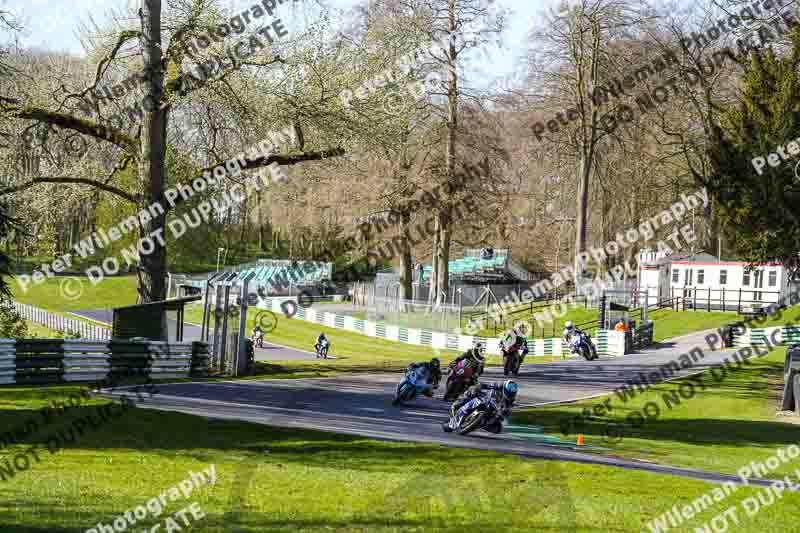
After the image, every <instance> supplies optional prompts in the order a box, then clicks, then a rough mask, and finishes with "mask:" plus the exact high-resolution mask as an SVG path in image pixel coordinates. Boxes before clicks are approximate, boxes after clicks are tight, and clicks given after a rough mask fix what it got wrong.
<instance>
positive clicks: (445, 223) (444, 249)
mask: <svg viewBox="0 0 800 533" xmlns="http://www.w3.org/2000/svg"><path fill="white" fill-rule="evenodd" d="M437 221H438V222H437V224H436V225H437V226H438V228H439V240H438V243H437V244H438V245H439V246H438V248H437V250H436V256H437V259H438V262H439V270H438V271H437V273H436V274H437V277H438V280H439V283H438V287H437V291H438V292H437V293H436V303H437V304H441V303H447V296H448V294H449V291H450V268H449V267H450V265H449V264H448V262H449V260H450V213H449V211H447V210H445V211H440V212H439V217H438V218H437Z"/></svg>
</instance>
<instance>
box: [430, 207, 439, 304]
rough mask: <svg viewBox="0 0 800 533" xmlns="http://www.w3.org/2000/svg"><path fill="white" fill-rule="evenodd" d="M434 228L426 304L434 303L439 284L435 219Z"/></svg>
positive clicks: (437, 225)
mask: <svg viewBox="0 0 800 533" xmlns="http://www.w3.org/2000/svg"><path fill="white" fill-rule="evenodd" d="M435 226H436V227H435V228H434V231H433V250H432V253H431V277H430V278H429V279H430V290H429V291H428V302H429V303H434V302H435V301H436V285H437V284H438V282H439V279H438V277H437V276H438V272H439V254H438V253H437V252H438V251H439V219H438V218H437V219H436V225H435Z"/></svg>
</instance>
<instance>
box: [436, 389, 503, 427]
mask: <svg viewBox="0 0 800 533" xmlns="http://www.w3.org/2000/svg"><path fill="white" fill-rule="evenodd" d="M461 409H462V410H465V411H466V414H465V415H464V416H462V417H461V420H460V421H459V423H458V425H456V426H455V427H452V426H451V427H452V430H453V431H455V432H456V433H458V434H459V435H466V434H467V433H471V432H473V431H476V430H478V429H482V428H485V427H486V426H488V425H489V424H491V423H493V422H494V421H496V420H497V419H498V417H500V409H499V408H498V406H497V402H496V400H495V397H494V395H493V394H492V395H489V396H488V397H485V398H473V399H472V400H470V401H469V402H467V403H466V404H465V405H464V406H463V407H462V408H461ZM453 422H454V420H452V419H451V420H450V421H449V422H447V423H448V424H452V423H453Z"/></svg>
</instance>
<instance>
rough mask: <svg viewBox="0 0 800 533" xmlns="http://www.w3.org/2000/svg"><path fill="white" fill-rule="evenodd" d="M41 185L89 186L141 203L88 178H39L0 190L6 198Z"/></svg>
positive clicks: (124, 193) (116, 189) (112, 187)
mask: <svg viewBox="0 0 800 533" xmlns="http://www.w3.org/2000/svg"><path fill="white" fill-rule="evenodd" d="M40 183H74V184H78V185H89V186H91V187H95V188H97V189H100V190H102V191H106V192H110V193H111V194H115V195H117V196H119V197H120V198H123V199H125V200H128V201H129V202H133V203H135V204H138V203H139V198H138V197H136V196H134V195H132V194H129V193H127V192H125V191H123V190H122V189H118V188H117V187H114V186H113V185H109V184H107V183H103V182H101V181H94V180H90V179H86V178H70V177H66V176H57V177H49V178H48V177H43V176H39V177H36V178H31V179H30V180H28V181H26V182H24V183H20V184H19V185H14V186H13V187H7V188H5V189H0V196H5V195H7V194H13V193H15V192H20V191H24V190H26V189H30V188H31V187H35V186H36V185H39V184H40Z"/></svg>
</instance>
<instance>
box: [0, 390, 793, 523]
mask: <svg viewBox="0 0 800 533" xmlns="http://www.w3.org/2000/svg"><path fill="white" fill-rule="evenodd" d="M77 390H78V388H77V387H42V388H25V387H3V388H0V419H1V420H2V422H3V426H4V427H17V426H18V425H20V424H24V422H25V420H26V419H29V418H31V417H34V418H38V419H42V417H41V416H40V415H39V410H40V409H42V408H44V407H45V406H46V405H47V403H48V401H49V400H51V399H55V398H58V399H60V400H62V401H63V400H65V399H66V398H67V396H68V394H70V393H76V392H77ZM105 403H107V402H105V401H104V400H91V401H88V402H85V403H83V404H82V405H80V406H78V407H75V408H72V409H69V410H67V412H66V413H65V414H64V415H63V416H62V417H59V419H58V426H57V427H56V426H52V427H50V426H48V427H43V428H42V429H43V434H41V435H37V434H30V435H26V436H25V437H24V438H21V439H20V442H18V443H16V444H13V445H11V446H10V447H8V448H5V449H4V450H2V452H0V453H2V455H1V456H0V464H4V463H5V461H6V460H8V459H12V458H13V457H14V456H15V455H16V454H17V453H21V452H23V451H24V450H25V449H28V448H29V447H30V446H33V445H36V444H39V445H41V446H44V447H45V448H46V444H45V443H41V442H40V439H41V438H44V437H46V436H47V435H48V434H52V433H53V432H54V431H56V430H59V429H61V430H63V428H66V427H68V426H69V425H70V424H71V423H72V422H73V421H74V420H76V419H77V418H79V417H81V416H85V415H86V414H87V413H88V411H89V410H91V409H95V408H97V407H98V406H101V405H104V404H105ZM40 456H41V461H40V462H39V463H36V462H32V464H31V466H30V469H29V470H25V471H19V472H17V473H16V475H15V476H14V477H12V478H9V479H6V480H5V481H3V480H0V524H2V531H3V532H4V533H22V532H24V533H45V532H47V533H68V532H69V533H74V532H82V531H86V530H87V529H89V528H92V527H96V525H97V524H98V523H99V522H102V523H104V524H111V523H112V522H113V520H114V519H115V518H117V517H119V516H120V515H123V514H124V513H125V512H126V511H131V510H133V509H135V508H136V507H137V506H145V505H146V504H147V503H148V502H149V501H150V500H152V499H153V498H158V497H159V495H161V494H165V493H168V491H169V489H170V488H171V487H174V486H176V485H177V484H178V483H180V482H181V481H182V480H185V479H187V478H188V477H189V472H190V471H191V472H195V473H197V472H200V471H201V470H204V469H208V468H210V465H212V464H213V465H214V472H215V474H216V482H215V483H214V484H206V485H203V486H200V487H198V488H195V489H194V491H193V492H192V493H191V494H190V496H189V497H188V498H184V497H183V496H182V495H178V497H177V498H175V499H174V501H173V497H172V496H167V497H166V498H165V503H166V505H165V506H164V507H163V509H162V510H161V513H160V514H159V516H157V517H156V516H154V513H152V512H151V513H148V514H147V516H145V517H144V518H142V519H141V520H140V521H138V522H137V523H136V526H135V527H132V528H130V530H136V531H140V530H143V529H144V528H147V530H148V531H149V530H150V529H151V528H152V527H153V526H154V525H155V524H159V523H160V524H161V527H160V528H159V531H164V530H166V529H167V524H168V522H166V519H167V518H171V519H173V520H175V521H176V522H177V523H178V524H180V525H181V528H182V529H181V530H186V529H191V530H195V531H206V532H211V533H217V532H230V531H236V532H265V531H266V532H287V533H288V532H296V531H303V532H304V533H305V532H312V533H315V532H323V531H325V532H331V531H334V532H343V533H344V532H370V533H372V532H378V533H389V532H412V531H413V532H423V531H424V532H429V531H434V532H448V533H455V532H459V531H500V532H512V531H553V532H556V531H559V532H561V531H581V532H584V531H586V532H588V531H592V532H598V531H615V532H627V531H640V530H641V529H642V528H643V527H645V526H644V524H645V522H646V521H647V520H650V519H651V518H652V517H653V516H654V515H658V514H661V513H663V512H665V511H666V510H667V509H669V508H671V507H672V506H673V505H674V504H676V503H682V502H684V503H688V502H689V501H691V500H692V499H694V498H697V497H698V496H700V495H701V494H704V493H706V492H708V491H709V490H710V488H711V485H709V484H707V483H705V482H701V481H694V480H687V479H683V478H679V477H674V476H661V475H655V474H649V473H644V472H638V471H628V470H619V469H613V468H607V467H598V466H590V465H581V464H571V463H560V462H556V461H537V460H526V459H521V458H518V457H515V456H509V455H501V454H496V453H492V452H483V451H477V450H459V449H449V448H444V447H441V446H436V445H419V444H411V443H390V442H379V441H374V440H369V439H364V438H359V437H351V436H343V435H336V434H330V433H321V432H314V431H303V430H294V429H279V428H273V427H268V426H261V425H255V424H249V423H241V422H232V421H215V420H208V419H203V418H199V417H195V416H190V415H184V414H179V413H167V412H159V411H151V410H144V409H141V410H140V409H130V410H129V411H127V412H126V413H125V414H123V415H121V416H119V417H117V418H115V419H113V420H111V421H110V422H108V423H106V424H103V425H98V426H97V427H94V426H91V427H89V428H87V429H86V430H85V431H84V432H83V433H81V434H79V435H77V436H76V438H75V439H74V441H73V442H71V443H64V445H63V449H60V450H58V451H57V452H55V453H53V454H50V453H49V452H47V451H46V449H45V450H43V451H41V452H40ZM754 493H755V491H753V490H752V489H749V488H742V489H740V491H737V492H736V493H735V494H734V495H732V496H731V497H730V501H729V502H726V503H720V504H717V505H716V506H712V507H711V508H710V509H708V510H706V511H705V512H704V513H703V514H702V515H700V516H698V517H696V518H695V519H693V522H692V524H696V525H698V526H699V525H700V524H702V523H703V522H704V521H706V520H709V519H711V518H712V517H713V516H715V515H716V514H717V513H719V512H721V511H723V510H724V509H725V507H726V506H728V505H731V504H737V503H738V502H739V501H740V500H741V499H742V498H743V497H744V496H747V495H753V494H754ZM192 502H196V503H197V505H198V506H199V508H200V509H201V510H202V513H203V514H204V515H205V516H204V517H202V518H199V519H197V520H194V519H192V517H191V515H190V514H189V513H188V512H187V516H188V517H189V519H190V520H191V522H190V524H191V527H190V528H186V529H183V522H182V521H181V519H180V518H179V517H177V516H176V513H177V512H178V511H180V510H182V509H184V508H186V507H187V506H188V505H189V504H191V503H192ZM798 504H800V495H796V494H784V496H783V498H782V499H781V500H780V501H779V502H777V503H776V504H775V505H773V506H771V507H768V508H766V509H765V510H764V511H762V512H761V513H759V514H758V515H756V516H754V517H752V518H746V519H743V520H742V521H740V526H739V531H744V532H762V531H788V530H790V529H791V527H792V525H791V524H793V523H794V520H795V512H794V511H795V509H796V508H797V505H798ZM153 508H154V509H155V508H156V506H153ZM512 509H513V512H510V511H511V510H512ZM171 530H172V531H178V529H176V528H175V527H174V526H173V528H172V529H171Z"/></svg>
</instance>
